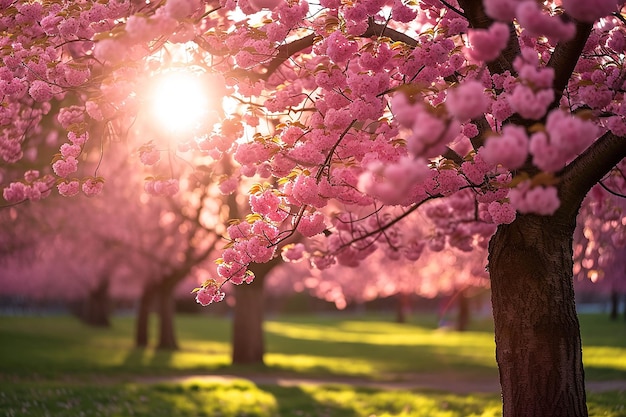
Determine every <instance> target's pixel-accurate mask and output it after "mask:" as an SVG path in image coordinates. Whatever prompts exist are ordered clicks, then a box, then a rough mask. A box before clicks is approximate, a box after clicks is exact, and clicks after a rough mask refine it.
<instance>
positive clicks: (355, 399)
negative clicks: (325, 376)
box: [0, 380, 626, 417]
mask: <svg viewBox="0 0 626 417" xmlns="http://www.w3.org/2000/svg"><path fill="white" fill-rule="evenodd" d="M624 404H626V393H624V392H622V393H616V392H612V393H603V394H590V395H589V411H590V413H589V415H590V416H592V417H593V416H606V417H626V410H625V409H624ZM0 410H2V411H3V413H4V414H3V415H5V416H20V417H39V416H47V415H48V416H54V417H70V416H71V417H75V416H81V415H85V416H98V417H131V416H135V417H171V416H176V417H209V416H210V417H292V416H293V417H373V416H376V417H498V416H501V404H500V398H499V396H498V395H497V394H489V395H487V394H470V395H456V394H447V393H442V392H434V391H409V390H394V391H386V390H375V389H364V388H355V387H350V386H346V385H336V386H329V385H327V386H312V385H305V386H300V387H282V386H277V385H260V386H256V385H254V384H253V383H251V382H248V381H244V380H241V381H234V382H229V383H212V382H211V383H206V382H195V381H193V380H191V381H189V382H186V383H181V384H171V383H159V384H115V385H102V386H99V385H96V384H80V385H79V384H73V383H59V382H54V383H53V382H31V383H29V384H24V383H17V384H13V385H11V386H8V385H6V384H0Z"/></svg>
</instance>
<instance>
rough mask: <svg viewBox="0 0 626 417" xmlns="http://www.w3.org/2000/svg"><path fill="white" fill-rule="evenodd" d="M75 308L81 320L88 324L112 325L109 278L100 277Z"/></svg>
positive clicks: (96, 325) (95, 325) (97, 325)
mask: <svg viewBox="0 0 626 417" xmlns="http://www.w3.org/2000/svg"><path fill="white" fill-rule="evenodd" d="M73 310H74V312H75V314H76V315H77V316H78V318H79V319H80V321H82V322H83V323H85V324H87V325H88V326H94V327H110V326H111V320H110V318H109V315H110V312H111V300H110V298H109V280H108V278H102V279H100V281H98V283H97V285H96V287H95V288H93V289H92V290H91V291H89V293H88V294H87V297H85V298H84V299H82V300H80V301H79V302H77V303H76V304H75V306H74V308H73Z"/></svg>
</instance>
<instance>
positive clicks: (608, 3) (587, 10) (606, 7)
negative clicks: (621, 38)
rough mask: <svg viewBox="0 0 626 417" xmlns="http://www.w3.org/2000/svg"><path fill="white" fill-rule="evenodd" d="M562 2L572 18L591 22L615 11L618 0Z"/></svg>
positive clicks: (568, 0) (565, 0)
mask: <svg viewBox="0 0 626 417" xmlns="http://www.w3.org/2000/svg"><path fill="white" fill-rule="evenodd" d="M562 3H563V8H564V9H565V11H566V12H567V14H569V15H570V16H572V17H573V18H574V19H576V20H580V21H581V22H589V23H591V22H594V21H596V20H597V19H599V18H601V17H604V16H608V15H610V14H611V13H613V12H615V11H617V8H618V4H619V0H562Z"/></svg>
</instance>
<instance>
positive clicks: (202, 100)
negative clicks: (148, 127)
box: [150, 70, 210, 133]
mask: <svg viewBox="0 0 626 417" xmlns="http://www.w3.org/2000/svg"><path fill="white" fill-rule="evenodd" d="M153 85H154V87H153V89H152V92H151V100H150V101H151V113H152V116H153V117H154V119H155V122H156V123H157V124H158V125H160V126H161V127H162V128H163V129H165V130H166V131H168V132H169V133H182V132H189V131H192V130H194V129H195V128H197V127H198V125H200V124H201V123H202V122H203V119H204V118H205V117H206V116H207V114H208V113H209V107H210V97H208V95H209V91H208V89H207V88H206V85H205V84H204V83H203V81H202V77H201V76H200V75H198V74H195V73H193V72H191V71H185V70H180V71H171V72H168V73H164V74H161V75H159V76H157V77H156V78H155V79H154V84H153Z"/></svg>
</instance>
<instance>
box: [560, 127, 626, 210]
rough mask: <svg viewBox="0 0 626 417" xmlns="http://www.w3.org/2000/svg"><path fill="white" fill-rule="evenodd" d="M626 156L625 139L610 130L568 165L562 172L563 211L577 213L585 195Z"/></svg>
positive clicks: (561, 194)
mask: <svg viewBox="0 0 626 417" xmlns="http://www.w3.org/2000/svg"><path fill="white" fill-rule="evenodd" d="M624 158H626V139H625V138H623V137H619V136H615V135H614V134H613V133H611V132H607V133H605V134H604V135H602V137H600V138H599V139H598V140H597V141H596V142H594V143H593V144H592V145H591V146H590V147H589V148H587V149H586V150H585V151H584V152H583V153H582V154H581V155H579V156H578V158H576V159H575V160H574V161H572V162H571V163H570V164H569V165H567V166H566V167H565V168H564V169H563V171H562V175H561V187H560V195H559V197H560V199H561V208H560V209H559V212H561V214H563V215H565V216H568V215H572V214H573V215H575V214H576V213H577V212H578V209H579V207H580V204H581V203H582V201H583V200H584V198H585V196H586V195H587V193H588V192H589V190H591V187H593V186H594V185H595V184H597V183H598V182H599V181H600V180H602V178H603V177H604V176H605V175H606V174H607V173H608V172H609V171H610V170H611V168H613V167H614V166H615V165H617V163H618V162H619V161H621V160H622V159H624Z"/></svg>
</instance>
